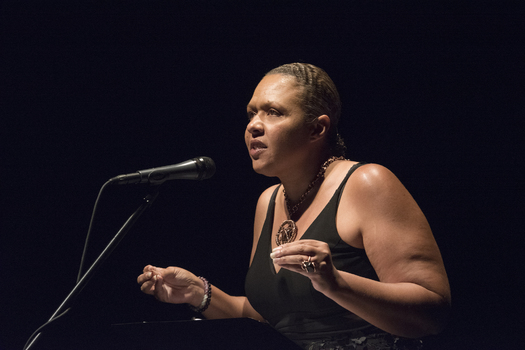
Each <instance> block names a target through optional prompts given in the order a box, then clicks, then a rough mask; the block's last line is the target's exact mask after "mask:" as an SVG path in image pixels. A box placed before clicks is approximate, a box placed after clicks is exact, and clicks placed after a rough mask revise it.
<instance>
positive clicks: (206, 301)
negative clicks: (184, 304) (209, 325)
mask: <svg viewBox="0 0 525 350" xmlns="http://www.w3.org/2000/svg"><path fill="white" fill-rule="evenodd" d="M199 278H200V279H201V280H202V282H203V283H204V297H203V298H202V302H201V304H200V305H199V306H198V307H195V306H192V305H188V306H189V307H190V309H192V310H193V311H195V312H198V313H203V312H204V311H206V309H207V308H208V306H210V302H211V284H210V283H209V282H208V280H207V279H206V278H204V277H199Z"/></svg>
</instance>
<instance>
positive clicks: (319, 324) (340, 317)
mask: <svg viewBox="0 0 525 350" xmlns="http://www.w3.org/2000/svg"><path fill="white" fill-rule="evenodd" d="M361 165H363V164H362V163H358V164H355V165H354V166H352V168H351V169H350V170H349V171H348V173H347V175H346V177H345V178H344V180H343V181H342V182H341V184H340V185H339V188H338V189H337V190H336V191H335V193H334V195H333V196H332V198H331V199H330V201H329V202H328V204H327V205H326V207H324V208H323V210H322V211H321V213H320V214H319V216H318V217H317V218H316V219H315V220H314V222H313V223H312V224H311V225H310V227H308V229H307V230H306V232H305V233H304V235H303V236H302V237H301V239H303V238H304V239H316V240H319V241H323V242H326V243H328V245H329V247H330V250H331V252H332V260H333V263H334V266H335V267H336V268H337V269H338V270H342V271H347V272H350V273H353V274H355V275H359V276H362V277H367V278H371V279H374V280H378V278H377V275H376V273H375V271H374V269H373V267H372V265H371V264H370V261H369V260H368V257H367V256H366V254H365V251H364V250H363V249H359V248H355V247H352V246H350V245H348V244H346V243H345V242H344V241H343V240H342V239H341V237H340V236H339V233H338V232H337V228H336V220H335V217H336V213H337V208H338V206H339V201H340V197H341V193H342V191H343V189H344V186H345V184H346V182H347V180H348V178H349V177H350V175H351V174H352V173H353V172H354V171H355V170H356V169H357V168H358V167H359V166H361ZM279 188H280V186H279V187H277V188H276V189H275V191H274V193H273V195H272V197H271V199H270V202H269V205H268V212H267V214H266V220H265V222H264V226H263V228H262V232H261V236H260V238H259V242H258V244H257V249H256V252H255V255H254V258H253V261H252V264H251V266H250V269H249V270H248V274H247V276H246V282H245V289H246V296H247V297H248V300H249V301H250V304H251V305H252V306H253V307H254V308H255V310H257V312H259V314H261V316H263V317H264V318H265V319H266V320H267V321H268V322H269V323H270V324H271V325H272V326H274V327H275V328H276V329H277V330H278V331H280V332H281V333H283V334H285V335H287V336H288V337H290V338H291V339H293V340H301V339H316V338H322V337H326V336H331V335H335V334H339V333H343V332H344V333H348V332H352V331H364V332H366V333H368V331H370V332H372V331H373V330H377V328H375V327H373V326H371V325H370V324H369V323H368V322H366V321H364V320H363V319H361V318H360V317H358V316H356V315H354V314H353V313H351V312H350V311H348V310H346V309H344V308H342V307H341V306H339V305H338V304H337V303H335V302H334V301H332V300H331V299H329V298H327V297H326V296H324V295H323V294H322V293H320V292H318V291H316V290H315V289H314V287H313V286H312V283H311V282H310V280H309V279H308V278H307V277H305V276H303V275H300V274H298V273H295V272H292V271H289V270H286V269H280V270H279V273H276V272H275V267H274V265H273V261H272V259H271V258H270V253H271V234H272V228H273V217H274V209H275V197H276V195H277V191H278V189H279Z"/></svg>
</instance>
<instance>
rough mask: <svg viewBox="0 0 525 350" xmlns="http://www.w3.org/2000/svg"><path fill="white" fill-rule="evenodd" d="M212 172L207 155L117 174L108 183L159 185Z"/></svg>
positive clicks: (213, 165)
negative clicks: (177, 162) (172, 163)
mask: <svg viewBox="0 0 525 350" xmlns="http://www.w3.org/2000/svg"><path fill="white" fill-rule="evenodd" d="M213 174H215V163H214V162H213V160H212V159H211V158H208V157H197V158H193V159H190V160H187V161H185V162H182V163H179V164H174V165H166V166H161V167H158V168H151V169H145V170H139V171H137V172H135V173H130V174H123V175H118V176H115V177H113V178H111V179H110V180H109V183H110V184H116V185H127V184H141V183H150V184H154V185H160V184H162V183H164V181H168V180H178V179H184V180H205V179H209V178H210V177H212V176H213Z"/></svg>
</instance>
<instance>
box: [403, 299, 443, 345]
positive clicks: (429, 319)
mask: <svg viewBox="0 0 525 350" xmlns="http://www.w3.org/2000/svg"><path fill="white" fill-rule="evenodd" d="M449 315H450V302H449V301H447V300H446V299H445V298H443V299H442V300H441V301H440V302H439V303H438V304H434V305H432V306H428V307H426V308H424V310H421V311H420V312H417V313H415V314H413V315H412V317H409V318H407V319H406V322H405V323H400V324H398V326H400V327H401V328H400V329H397V331H395V332H394V334H396V335H397V336H400V337H404V338H413V339H417V338H423V337H427V336H431V335H437V334H439V333H441V332H442V331H443V330H444V329H445V328H446V326H447V324H448V320H449Z"/></svg>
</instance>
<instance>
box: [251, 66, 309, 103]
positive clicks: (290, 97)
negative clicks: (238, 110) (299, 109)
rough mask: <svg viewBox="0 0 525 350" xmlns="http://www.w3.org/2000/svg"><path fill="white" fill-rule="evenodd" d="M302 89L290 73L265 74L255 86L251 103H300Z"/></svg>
mask: <svg viewBox="0 0 525 350" xmlns="http://www.w3.org/2000/svg"><path fill="white" fill-rule="evenodd" d="M301 92H302V89H301V87H300V86H299V85H298V84H297V82H296V81H295V78H294V77H292V76H289V75H283V74H272V75H267V76H265V77H264V78H263V79H262V80H261V81H260V82H259V84H258V85H257V87H256V88H255V91H254V93H253V96H252V99H251V101H250V103H249V105H250V104H254V103H271V102H280V103H298V102H299V101H300V97H301Z"/></svg>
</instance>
